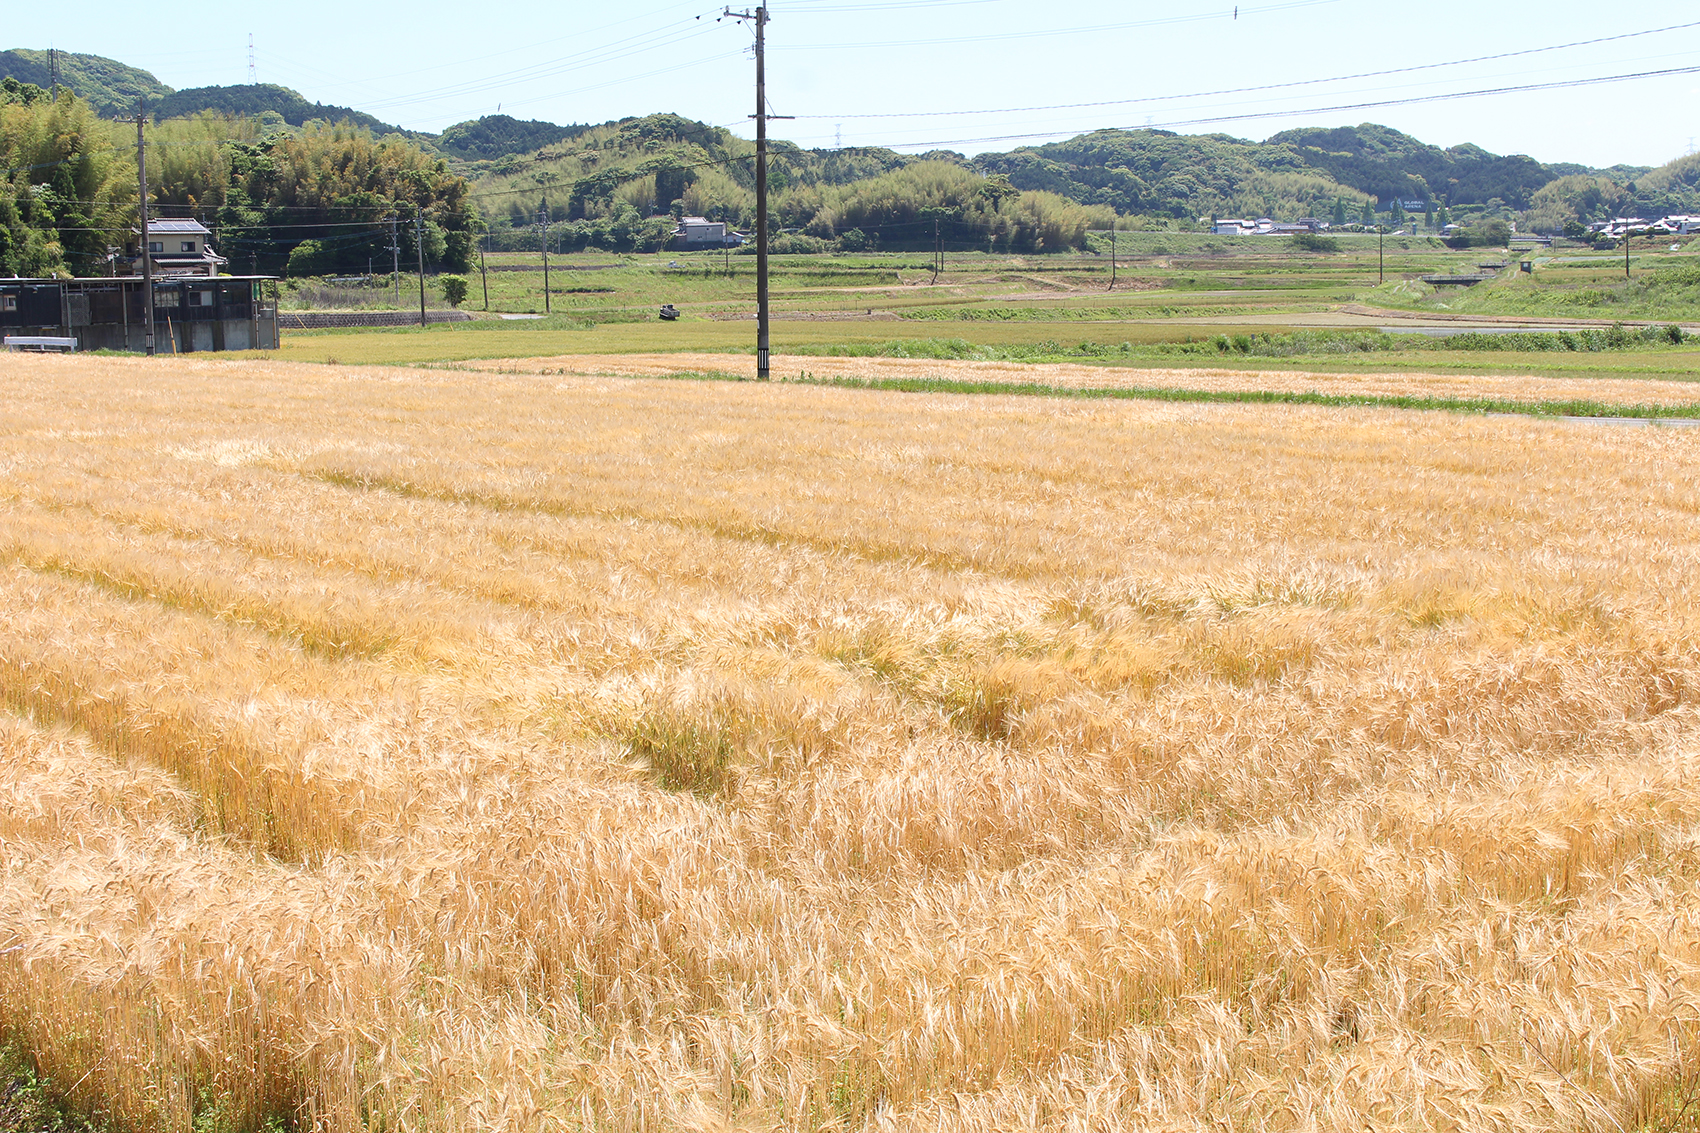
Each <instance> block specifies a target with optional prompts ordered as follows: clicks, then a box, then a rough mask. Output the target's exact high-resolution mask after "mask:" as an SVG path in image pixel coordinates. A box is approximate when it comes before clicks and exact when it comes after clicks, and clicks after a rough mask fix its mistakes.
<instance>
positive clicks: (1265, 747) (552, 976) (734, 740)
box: [0, 357, 1700, 1131]
mask: <svg viewBox="0 0 1700 1133" xmlns="http://www.w3.org/2000/svg"><path fill="white" fill-rule="evenodd" d="M0 388H3V390H4V396H5V400H6V404H7V407H8V410H7V413H6V415H5V417H4V418H3V420H0V437H3V442H0V444H3V447H0V488H3V493H0V512H3V514H4V522H3V523H0V560H3V566H0V691H3V692H4V696H5V700H6V705H7V711H6V712H5V713H4V714H3V715H0V748H3V749H4V752H5V758H4V759H3V760H0V798H3V799H4V805H0V1030H3V1032H4V1035H5V1036H6V1037H7V1038H8V1039H9V1040H10V1041H11V1042H13V1043H15V1044H19V1045H21V1046H23V1047H25V1048H27V1049H28V1050H29V1051H31V1052H32V1054H33V1057H34V1059H35V1060H36V1061H37V1063H38V1064H39V1066H40V1068H41V1070H42V1072H43V1074H44V1075H45V1076H46V1077H47V1078H48V1079H49V1080H50V1081H51V1082H52V1083H54V1084H56V1087H57V1089H58V1090H59V1091H60V1092H61V1093H63V1094H64V1095H65V1096H66V1097H67V1098H68V1100H69V1102H70V1103H71V1104H72V1105H73V1107H81V1108H83V1109H85V1110H91V1111H99V1112H100V1113H102V1114H104V1115H105V1117H106V1119H107V1120H108V1121H110V1122H112V1123H115V1124H118V1125H120V1126H124V1127H132V1128H137V1129H161V1130H165V1129H170V1130H176V1129H184V1128H190V1127H195V1128H199V1129H231V1130H235V1129H250V1128H256V1127H260V1126H263V1125H265V1124H266V1123H267V1122H268V1121H276V1122H283V1123H294V1124H297V1125H298V1126H299V1127H302V1128H307V1127H312V1128H322V1129H331V1130H355V1129H360V1130H369V1129H375V1128H378V1127H380V1126H381V1127H383V1128H386V1129H395V1130H408V1129H428V1128H430V1129H437V1128H447V1129H457V1130H458V1129H522V1128H523V1129H563V1130H567V1129H572V1130H580V1129H591V1128H606V1129H663V1128H692V1129H705V1130H706V1129H733V1128H737V1129H772V1130H780V1129H784V1130H790V1129H846V1128H850V1129H859V1128H865V1127H867V1128H873V1127H878V1128H894V1129H914V1130H929V1131H931V1130H951V1129H963V1130H969V1129H973V1130H993V1129H998V1130H1003V1129H1015V1128H1031V1129H1055V1130H1073V1129H1086V1128H1202V1127H1226V1128H1246V1129H1250V1128H1266V1129H1276V1130H1283V1129H1291V1130H1303V1129H1312V1128H1321V1127H1326V1128H1352V1129H1360V1128H1399V1129H1425V1130H1426V1129H1435V1130H1439V1129H1447V1130H1453V1129H1460V1128H1467V1129H1483V1130H1507V1131H1510V1130H1526V1129H1529V1128H1542V1129H1559V1128H1564V1129H1578V1130H1583V1129H1585V1130H1607V1129H1631V1128H1642V1129H1646V1130H1660V1131H1663V1130H1668V1129H1673V1128H1677V1127H1681V1128H1691V1127H1692V1125H1693V1120H1692V1117H1693V1113H1694V1109H1695V1107H1694V1105H1692V1104H1691V1101H1692V1099H1693V1097H1694V1090H1695V1083H1696V1081H1697V1078H1700V1028H1696V1026H1695V1018H1696V1014H1697V1013H1700V975H1697V973H1700V903H1697V902H1696V900H1695V895H1696V890H1697V886H1700V852H1697V850H1700V841H1697V838H1696V831H1697V830H1700V787H1697V786H1696V784H1697V783H1700V777H1697V772H1700V732H1697V730H1696V729H1697V725H1700V647H1697V645H1696V641H1697V638H1696V631H1697V629H1700V615H1697V614H1696V612H1695V609H1694V606H1693V603H1692V600H1691V593H1692V579H1693V576H1694V571H1695V567H1696V560H1697V558H1700V555H1697V541H1696V537H1695V516H1696V513H1697V511H1700V452H1697V450H1696V447H1695V445H1696V435H1695V434H1694V433H1692V432H1689V431H1687V430H1678V429H1621V428H1582V427H1578V426H1575V425H1570V424H1562V423H1553V422H1545V421H1538V420H1529V419H1523V418H1483V417H1474V416H1461V415H1455V414H1443V413H1410V412H1395V411H1389V410H1380V409H1328V410H1323V409H1316V408H1307V407H1294V406H1237V405H1196V404H1195V405H1175V404H1153V403H1144V402H1102V401H1092V402H1087V401H1070V400H1062V399H1044V398H1031V397H1028V398H1017V397H999V396H979V397H957V396H950V395H944V394H916V395H905V396H896V395H892V394H888V393H881V392H877V391H861V390H845V389H825V388H815V387H807V386H797V385H790V384H780V383H775V384H772V385H755V384H751V383H728V382H678V381H656V380H648V379H643V378H630V377H594V376H581V375H575V374H548V375H540V374H512V373H509V374H492V373H486V372H466V371H438V370H422V369H400V368H382V367H350V366H340V367H331V366H312V365H298V364H290V363H283V362H225V361H209V360H205V359H182V360H155V361H152V362H148V361H142V360H128V359H95V358H58V357H36V358H21V357H3V358H0Z"/></svg>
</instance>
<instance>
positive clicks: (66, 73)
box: [0, 47, 171, 118]
mask: <svg viewBox="0 0 1700 1133" xmlns="http://www.w3.org/2000/svg"><path fill="white" fill-rule="evenodd" d="M55 54H56V56H57V58H58V65H59V85H60V86H62V87H70V88H71V89H72V90H74V91H76V92H77V94H78V95H80V96H81V97H82V98H84V99H86V100H87V101H88V103H89V105H90V106H91V107H92V108H93V109H94V111H95V113H97V114H99V115H101V116H102V117H105V118H111V117H114V116H116V115H129V114H134V113H135V112H136V106H137V103H138V102H140V101H141V100H143V99H146V100H147V102H148V103H149V104H150V105H151V104H152V103H154V102H157V101H158V100H160V99H162V98H164V97H165V96H166V95H168V94H170V93H171V88H170V87H168V86H166V85H165V84H164V83H162V82H160V81H159V80H158V79H156V78H154V77H153V76H152V75H151V74H149V73H148V72H146V71H143V70H141V69H140V68H138V67H131V66H127V65H126V64H123V63H120V62H118V61H117V60H115V59H107V58H105V57H103V56H100V55H77V54H75V53H73V52H70V51H59V52H56V53H55ZM6 78H11V79H16V80H18V82H20V83H34V84H35V85H36V86H38V87H41V88H43V89H44V90H45V89H48V88H51V87H52V85H53V68H52V67H51V66H50V64H49V61H48V53H47V52H45V51H31V50H28V49H26V48H21V47H20V48H14V49H13V50H11V51H0V79H6Z"/></svg>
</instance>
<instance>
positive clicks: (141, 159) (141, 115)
mask: <svg viewBox="0 0 1700 1133" xmlns="http://www.w3.org/2000/svg"><path fill="white" fill-rule="evenodd" d="M147 121H148V115H147V111H145V110H144V111H138V112H137V114H136V189H137V200H138V202H139V204H138V206H137V210H136V211H137V215H138V216H139V217H140V218H141V222H142V223H141V227H142V247H141V253H142V348H143V349H144V350H146V351H147V355H148V357H149V358H152V357H153V352H154V345H153V249H152V248H151V247H149V242H148V140H147V136H146V134H144V133H143V130H142V128H143V127H144V126H145V125H147ZM126 345H127V344H126Z"/></svg>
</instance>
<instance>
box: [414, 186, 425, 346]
mask: <svg viewBox="0 0 1700 1133" xmlns="http://www.w3.org/2000/svg"><path fill="white" fill-rule="evenodd" d="M413 250H414V251H416V252H418V253H419V325H420V326H422V327H423V326H424V325H425V210H424V209H423V208H420V207H419V206H418V205H414V206H413Z"/></svg>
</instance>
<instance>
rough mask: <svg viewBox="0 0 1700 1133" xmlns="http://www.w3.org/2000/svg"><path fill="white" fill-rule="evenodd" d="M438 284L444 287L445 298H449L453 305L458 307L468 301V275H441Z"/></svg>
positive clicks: (450, 303)
mask: <svg viewBox="0 0 1700 1133" xmlns="http://www.w3.org/2000/svg"><path fill="white" fill-rule="evenodd" d="M437 286H439V287H441V288H442V289H443V298H444V299H446V300H448V304H449V306H451V307H458V306H460V305H461V304H462V303H464V302H466V277H465V276H462V275H445V276H439V277H438V279H437Z"/></svg>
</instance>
